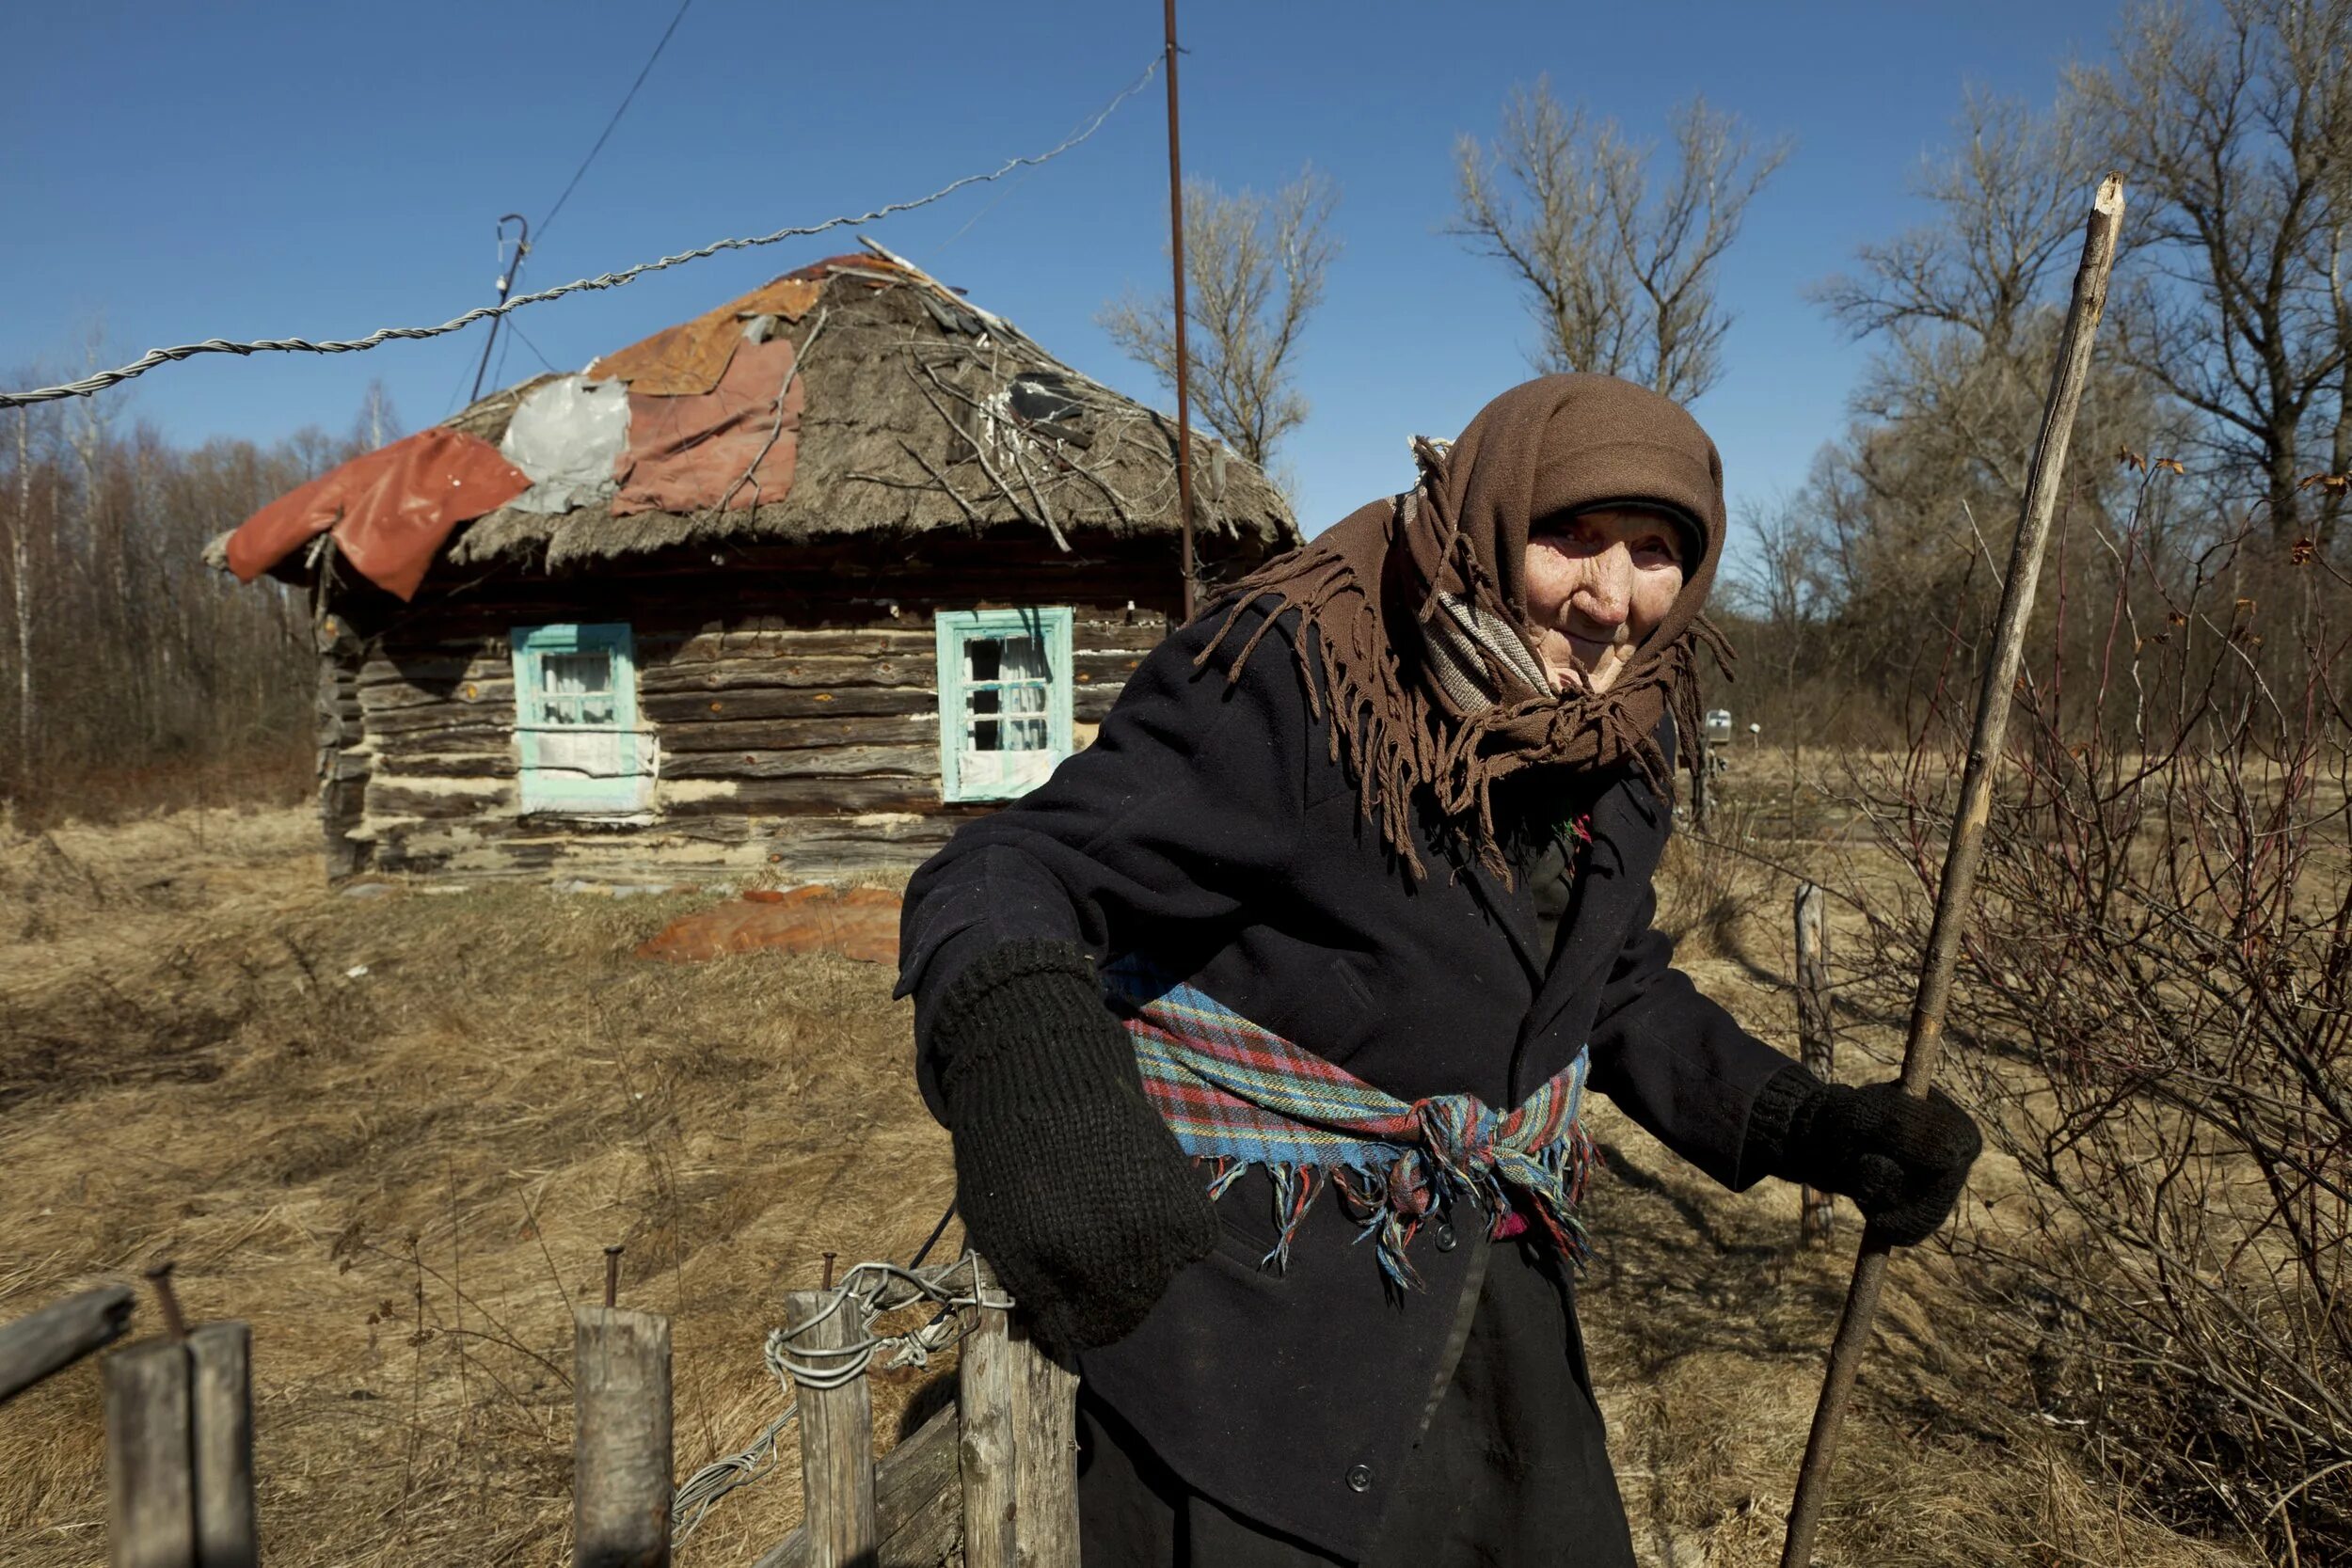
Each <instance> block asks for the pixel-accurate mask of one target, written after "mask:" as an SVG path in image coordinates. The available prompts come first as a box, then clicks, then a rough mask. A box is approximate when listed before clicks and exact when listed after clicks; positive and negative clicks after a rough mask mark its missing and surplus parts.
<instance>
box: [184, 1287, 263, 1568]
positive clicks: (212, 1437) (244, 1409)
mask: <svg viewBox="0 0 2352 1568" xmlns="http://www.w3.org/2000/svg"><path fill="white" fill-rule="evenodd" d="M187 1352H188V1364H189V1377H190V1396H189V1408H190V1416H191V1418H192V1425H193V1433H192V1437H191V1449H192V1456H193V1466H194V1475H195V1490H196V1560H197V1564H198V1568H255V1565H256V1564H257V1563H259V1562H260V1561H261V1560H262V1546H261V1535H260V1530H259V1528H258V1526H257V1524H256V1521H255V1517H254V1509H253V1331H252V1330H251V1329H249V1328H247V1327H246V1325H245V1324H243V1323H206V1324H204V1325H203V1326H202V1327H201V1328H199V1329H197V1330H196V1331H195V1332H194V1333H192V1334H190V1335H189V1336H188V1339H187Z"/></svg>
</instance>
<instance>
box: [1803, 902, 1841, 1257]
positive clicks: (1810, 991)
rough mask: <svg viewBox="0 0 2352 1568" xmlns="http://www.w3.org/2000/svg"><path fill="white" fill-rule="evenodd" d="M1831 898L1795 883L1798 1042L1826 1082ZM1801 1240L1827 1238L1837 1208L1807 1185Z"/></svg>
mask: <svg viewBox="0 0 2352 1568" xmlns="http://www.w3.org/2000/svg"><path fill="white" fill-rule="evenodd" d="M1827 904H1828V899H1827V897H1826V896H1825V895H1823V893H1822V891H1821V889H1820V887H1819V886H1818V885H1816V884H1815V883H1812V882H1803V883H1800V884H1799V885H1798V887H1797V1041H1798V1049H1799V1050H1800V1051H1802V1052H1803V1053H1804V1066H1805V1069H1806V1070H1808V1071H1810V1072H1811V1073H1812V1074H1813V1075H1814V1076H1815V1077H1816V1078H1819V1079H1820V1080H1821V1082H1823V1083H1824V1084H1826V1083H1829V1082H1831V1081H1832V1080H1833V1079H1834V1078H1835V1076H1836V1048H1835V1045H1834V1043H1833V1037H1832V1035H1831V1031H1830V1010H1829V926H1828V923H1827V920H1826V918H1825V916H1826V908H1827ZM1798 1202H1799V1203H1800V1204H1801V1205H1802V1208H1801V1209H1800V1211H1799V1214H1798V1220H1797V1235H1798V1239H1799V1240H1800V1241H1801V1242H1804V1243H1808V1244H1809V1243H1817V1242H1826V1241H1827V1240H1829V1233H1830V1222H1831V1219H1832V1217H1833V1216H1834V1215H1835V1213H1836V1208H1835V1206H1834V1205H1833V1204H1832V1203H1831V1201H1830V1195H1829V1194H1827V1193H1823V1192H1816V1191H1815V1190H1814V1189H1813V1188H1811V1187H1807V1188H1805V1189H1804V1192H1803V1193H1802V1194H1801V1195H1800V1196H1799V1198H1798Z"/></svg>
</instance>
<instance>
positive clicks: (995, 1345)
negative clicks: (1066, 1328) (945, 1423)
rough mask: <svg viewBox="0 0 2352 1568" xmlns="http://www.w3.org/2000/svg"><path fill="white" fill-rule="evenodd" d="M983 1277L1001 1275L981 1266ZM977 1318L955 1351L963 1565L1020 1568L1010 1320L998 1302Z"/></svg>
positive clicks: (988, 1283)
mask: <svg viewBox="0 0 2352 1568" xmlns="http://www.w3.org/2000/svg"><path fill="white" fill-rule="evenodd" d="M980 1280H981V1283H983V1284H984V1285H986V1286H989V1287H993V1286H994V1285H995V1283H996V1277H995V1275H993V1273H990V1272H988V1271H987V1270H986V1266H985V1265H982V1273H981V1275H980ZM973 1311H974V1312H975V1313H977V1322H976V1323H974V1324H973V1328H972V1332H971V1333H969V1334H967V1335H965V1336H964V1337H963V1340H962V1343H961V1346H960V1348H959V1349H958V1351H957V1355H958V1358H959V1359H958V1360H957V1363H956V1394H957V1404H958V1408H959V1411H960V1413H961V1418H962V1444H961V1450H960V1452H959V1456H958V1457H959V1462H960V1464H961V1468H962V1472H963V1568H1016V1564H1018V1562H1019V1561H1020V1557H1019V1552H1018V1540H1019V1537H1018V1535H1017V1534H1016V1533H1015V1527H1016V1521H1017V1520H1018V1518H1019V1512H1018V1510H1017V1508H1016V1506H1015V1499H1014V1490H1013V1489H1014V1475H1015V1466H1016V1465H1017V1464H1018V1456H1017V1454H1016V1453H1015V1450H1014V1440H1015V1433H1014V1420H1013V1410H1014V1405H1015V1403H1016V1402H1015V1399H1014V1396H1013V1378H1014V1369H1015V1361H1014V1355H1013V1348H1012V1341H1011V1339H1010V1338H1009V1332H1010V1323H1009V1320H1008V1315H1007V1314H1006V1312H1005V1311H1004V1310H1003V1309H1002V1308H1001V1307H975V1308H973Z"/></svg>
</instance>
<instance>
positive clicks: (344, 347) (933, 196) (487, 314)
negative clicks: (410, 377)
mask: <svg viewBox="0 0 2352 1568" xmlns="http://www.w3.org/2000/svg"><path fill="white" fill-rule="evenodd" d="M1159 68H1160V60H1159V56H1158V55H1153V56H1152V63H1151V64H1150V65H1147V66H1146V67H1144V70H1143V74H1142V75H1140V76H1138V77H1136V79H1135V81H1133V82H1132V83H1130V84H1129V85H1128V86H1127V87H1125V88H1124V89H1123V90H1121V91H1120V94H1119V96H1117V97H1116V98H1113V99H1112V100H1111V101H1110V102H1109V103H1105V104H1104V105H1103V107H1102V108H1101V109H1100V110H1098V111H1096V113H1095V115H1094V117H1093V118H1092V119H1089V120H1088V121H1087V123H1086V125H1085V126H1084V127H1083V128H1082V129H1080V130H1078V131H1076V132H1074V133H1073V134H1072V135H1069V136H1067V137H1065V138H1064V139H1063V140H1062V141H1061V142H1060V143H1059V144H1058V145H1057V146H1055V147H1052V148H1049V149H1047V150H1045V151H1043V152H1036V153H1030V154H1027V155H1025V156H1023V157H1018V158H1008V159H1007V160H1005V162H1004V163H1002V164H1000V165H998V166H996V167H995V168H993V169H989V170H986V171H984V172H982V173H978V174H967V175H965V176H963V177H962V178H961V179H960V180H952V181H950V182H947V183H946V184H945V185H942V186H940V187H939V189H937V190H935V191H933V192H931V193H930V195H928V196H920V197H916V198H914V199H913V200H911V201H893V202H887V203H885V204H883V205H882V206H880V207H877V208H875V209H874V210H873V211H872V212H869V213H858V214H842V215H841V216H838V217H830V218H827V219H825V221H824V222H822V223H813V224H807V225H804V226H802V227H797V228H791V229H779V230H775V231H774V232H772V233H768V234H758V235H754V236H751V237H749V238H743V239H726V240H720V241H717V242H715V243H713V244H710V245H704V246H702V247H701V248H699V249H695V250H682V251H679V252H678V253H677V254H676V255H675V256H664V257H662V258H660V260H659V261H644V262H641V263H639V264H638V265H636V266H633V267H629V268H627V269H625V270H623V271H620V272H608V273H605V274H603V275H602V276H600V277H582V278H578V279H575V280H574V281H572V282H569V283H564V284H559V285H558V286H556V287H554V288H551V289H542V290H539V291H538V292H537V293H528V294H516V296H515V297H514V298H512V299H510V300H507V301H505V302H504V303H503V304H500V305H485V306H482V307H480V308H479V309H472V310H469V311H467V312H466V313H465V314H464V315H462V316H457V317H453V319H451V320H449V321H445V322H443V323H442V324H441V325H438V326H386V327H379V328H378V329H377V330H375V331H373V332H371V333H369V334H368V335H367V336H366V337H364V338H352V339H343V340H328V341H324V342H312V341H310V340H309V339H307V338H260V339H256V340H254V341H250V342H230V341H227V340H226V339H222V338H208V339H206V340H205V341H202V342H200V343H181V344H178V345H176V346H174V347H171V348H156V349H150V350H148V351H147V353H145V354H144V355H142V356H139V357H138V358H137V359H135V360H133V361H132V362H131V363H130V364H127V365H119V366H117V367H116V368H115V369H113V370H107V371H98V372H93V373H91V374H89V375H86V376H84V377H82V378H81V379H80V380H79V381H68V382H63V383H60V384H59V385H57V386H55V387H36V388H31V389H29V390H27V391H21V392H0V408H24V407H29V406H31V405H32V404H39V403H55V402H56V401H57V400H59V399H61V398H80V397H88V396H89V395H90V394H92V393H93V392H103V391H104V390H105V389H106V388H109V387H114V386H118V385H119V384H120V383H122V382H125V381H129V380H131V379H133V378H134V377H135V376H142V375H145V374H146V373H147V372H150V371H151V370H153V369H155V368H156V367H157V366H159V365H168V364H172V363H174V362H176V361H178V360H182V359H192V358H194V357H195V356H198V355H199V354H234V355H237V356H241V357H242V356H246V355H253V354H358V353H362V352H364V351H366V350H368V349H372V348H380V347H381V346H383V345H384V344H386V343H389V342H392V341H402V340H407V341H415V340H419V339H425V338H439V337H444V336H446V335H447V334H449V333H452V332H459V331H463V330H464V329H465V328H467V327H469V326H471V325H473V324H474V323H476V322H478V321H487V320H489V319H490V318H492V317H496V316H504V315H507V314H508V313H510V312H512V311H516V310H519V309H522V308H523V307H524V306H526V305H542V304H545V303H546V302H547V301H548V300H551V299H561V298H563V297H564V295H565V294H575V293H582V292H584V291H587V290H592V289H617V288H619V287H620V286H621V285H622V284H624V283H628V282H633V281H635V280H636V279H637V278H640V277H644V276H645V275H646V274H648V273H655V272H661V271H664V270H666V269H668V268H670V267H675V266H683V265H685V264H686V263H687V262H689V261H701V260H703V259H704V258H705V257H708V256H716V255H718V254H720V253H721V252H722V251H728V250H750V249H753V248H755V247H756V246H759V245H774V244H776V243H777V242H778V241H780V240H791V239H805V238H807V237H808V236H810V235H812V234H822V233H825V232H827V231H828V230H834V229H854V228H858V227H861V226H863V225H865V224H868V223H877V222H880V221H881V220H882V219H883V218H886V217H890V216H893V215H895V214H899V213H911V212H913V211H914V210H915V209H916V208H918V207H928V206H930V204H931V203H933V202H935V201H941V200H944V199H946V198H947V197H950V196H953V195H954V194H955V193H956V192H958V191H960V190H962V189H963V188H964V187H966V186H967V185H984V184H987V183H989V182H992V181H995V180H1001V179H1003V178H1004V177H1005V176H1006V175H1008V174H1010V173H1011V172H1012V171H1013V170H1015V169H1018V168H1034V167H1036V166H1040V165H1042V164H1048V163H1051V162H1053V161H1054V160H1055V159H1056V158H1058V157H1060V156H1061V155H1062V154H1063V153H1065V152H1067V151H1069V150H1071V149H1072V148H1073V147H1076V146H1077V145H1079V144H1080V143H1081V142H1083V141H1085V140H1086V139H1087V138H1088V137H1089V136H1091V135H1094V133H1095V132H1097V131H1099V130H1101V129H1102V127H1103V122H1104V120H1106V119H1110V117H1111V114H1112V111H1114V110H1116V109H1117V108H1118V107H1119V106H1120V104H1121V103H1125V102H1127V100H1128V99H1130V98H1133V97H1134V96H1135V95H1136V94H1137V93H1139V92H1141V91H1142V90H1143V89H1144V88H1145V87H1149V86H1150V85H1151V82H1152V76H1153V75H1154V74H1156V73H1157V72H1158V71H1159Z"/></svg>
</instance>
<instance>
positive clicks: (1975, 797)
mask: <svg viewBox="0 0 2352 1568" xmlns="http://www.w3.org/2000/svg"><path fill="white" fill-rule="evenodd" d="M2122 220H2123V182H2122V180H2120V179H2119V178H2117V177H2116V176H2114V175H2109V176H2108V177H2107V178H2106V180H2104V181H2102V182H2100V185H2099V192H2098V195H2097V196H2095V197H2094V198H2092V199H2091V203H2090V224H2089V226H2088V229H2087V231H2086V232H2085V233H2084V235H2083V260H2082V266H2081V267H2080V268H2079V269H2078V270H2077V271H2076V272H2075V274H2074V304H2073V305H2072V306H2070V307H2069V308H2068V309H2067V312H2066V330H2065V332H2064V334H2063V335H2062V337H2061V338H2060V340H2059V343H2058V368H2057V369H2056V371H2054V372H2052V374H2051V377H2050V399H2049V402H2048V404H2046V405H2045V406H2044V408H2043V409H2042V436H2041V439H2040V441H2039V442H2038V443H2037V445H2036V447H2035V449H2034V456H2033V469H2032V472H2031V475H2030V476H2029V477H2028V479H2027V481H2026V509H2025V514H2024V515H2023V516H2022V517H2021V518H2020V519H2019V521H2018V524H2017V543H2016V546H2015V547H2014V548H2013V549H2011V550H2010V558H2009V578H2008V580H2007V581H2005V582H2004V583H2003V584H2002V585H2001V609H2000V615H1999V618H1998V619H1997V620H1996V621H1995V622H1994V632H1993V646H1994V657H1993V662H1992V664H1991V665H1990V666H1988V667H1987V668H1986V670H1985V673H1984V689H1982V690H1981V691H1979V693H1978V694H1977V721H1976V728H1975V729H1974V730H1973V731H1972V732H1971V733H1970V735H1969V736H1968V766H1967V770H1966V771H1965V772H1963V774H1962V775H1961V783H1960V815H1959V816H1957V817H1956V818H1955V819H1954V820H1953V823H1952V842H1951V844H1950V846H1949V847H1947V849H1946V850H1945V853H1944V880H1943V885H1942V886H1940V887H1939V888H1938V889H1937V890H1936V895H1935V920H1934V924H1933V925H1931V927H1929V928H1928V954H1927V963H1926V965H1925V967H1924V968H1922V969H1921V971H1920V974H1919V990H1918V993H1917V995H1916V997H1915V1000H1914V1001H1913V1003H1912V1006H1911V1037H1910V1039H1909V1041H1908V1042H1907V1043H1906V1044H1905V1045H1904V1047H1903V1073H1902V1081H1901V1082H1902V1092H1903V1093H1905V1094H1908V1095H1911V1096H1913V1097H1914V1098H1919V1099H1924V1098H1925V1097H1926V1095H1927V1092H1928V1085H1929V1084H1930V1083H1931V1081H1932V1080H1933V1078H1934V1076H1935V1065H1936V1057H1937V1056H1938V1055H1939V1054H1940V1053H1941V1050H1942V1046H1943V1037H1944V1011H1945V1006H1946V1005H1947V1003H1948V1002H1949V1001H1950V1000H1951V994H1952V972H1953V970H1954V968H1955V967H1957V964H1958V961H1959V958H1960V932H1961V927H1962V925H1963V923H1964V922H1965V921H1966V919H1967V915H1968V900H1969V895H1970V894H1971V893H1972V892H1973V891H1974V889H1975V886H1976V880H1977V861H1978V858H1979V855H1980V853H1981V852H1982V849H1983V847H1984V825H1985V819H1986V818H1987V816H1990V815H1991V812H1992V809H1993V768H1994V764H1995V762H1997V761H1998V760H1999V757H2000V754H2001V741H2002V737H2003V736H2004V735H2005V734H2006V733H2007V731H2008V729H2009V701H2010V692H2011V690H2012V689H2014V687H2015V686H2016V683H2017V669H2018V666H2019V664H2020V663H2021V662H2023V660H2024V657H2025V647H2026V621H2027V619H2028V618H2029V617H2030V615H2031V613H2032V610H2033V592H2034V581H2035V578H2038V577H2039V576H2040V575H2041V571H2042V545H2043V544H2044V543H2045V542H2047V540H2048V539H2049V537H2050V518H2051V516H2052V515H2053V514H2054V513H2055V512H2056V511H2057V509H2058V478H2059V476H2060V475H2061V474H2062V473H2064V472H2065V469H2066V446H2067V442H2068V440H2069V439H2070V438H2071V437H2072V436H2074V411H2075V410H2076V409H2077V408H2079V407H2081V406H2082V400H2083V382H2084V380H2085V379H2086V378H2087V376H2088V374H2089V372H2090V340H2091V335H2092V334H2093V333H2094V332H2096V331H2097V330H2098V326H2099V315H2100V312H2101V311H2102V310H2103V309H2106V300H2107V277H2108V275H2109V274H2110V273H2112V272H2113V271H2114V270H2115V234H2116V230H2117V229H2118V228H2119V227H2121V225H2122ZM1887 1250H1888V1249H1887V1243H1886V1241H1885V1239H1884V1238H1883V1237H1882V1236H1880V1235H1879V1234H1878V1230H1877V1227H1874V1226H1871V1227H1864V1229H1863V1233H1862V1251H1861V1255H1860V1256H1859V1257H1858V1258H1856V1259H1854V1271H1853V1283H1852V1285H1851V1286H1850V1287H1848V1289H1847V1291H1846V1309H1845V1311H1844V1313H1843V1314H1842V1315H1840V1316H1839V1318H1838V1320H1837V1335H1836V1338H1835V1339H1833V1340H1832V1341H1831V1343H1830V1349H1829V1375H1828V1376H1827V1377H1826V1378H1825V1379H1824V1380H1823V1382H1822V1385H1821V1400H1820V1404H1819V1405H1817V1406H1816V1407H1815V1409H1814V1412H1813V1431H1812V1433H1811V1434H1810V1435H1809V1436H1808V1437H1807V1438H1806V1439H1805V1446H1804V1467H1803V1468H1802V1469H1801V1470H1799V1471H1798V1473H1797V1496H1796V1498H1795V1500H1794V1501H1793V1502H1792V1503H1790V1505H1789V1509H1788V1540H1787V1542H1786V1543H1785V1544H1783V1545H1782V1548H1781V1554H1780V1568H1811V1563H1812V1561H1813V1530H1814V1527H1815V1526H1816V1525H1817V1524H1818V1523H1819V1522H1820V1512H1821V1493H1822V1491H1823V1482H1824V1481H1826V1480H1827V1479H1828V1476H1829V1467H1830V1462H1831V1460H1832V1458H1833V1457H1834V1456H1835V1454H1836V1448H1837V1428H1838V1425H1839V1423H1840V1422H1842V1421H1843V1420H1844V1419H1845V1415H1846V1402H1847V1399H1848V1397H1849V1396H1850V1395H1851V1393H1852V1391H1853V1379H1854V1370H1855V1368H1856V1366H1857V1365H1858V1364H1859V1363H1860V1361H1861V1359H1862V1347H1863V1345H1864V1344H1865V1343H1866V1342H1867V1341H1868V1339H1869V1338H1870V1320H1871V1319H1872V1318H1873V1317H1874V1316H1876V1315H1877V1312H1878V1304H1879V1288H1880V1286H1881V1285H1882V1284H1883V1282H1884V1281H1885V1278H1886V1256H1887Z"/></svg>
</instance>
